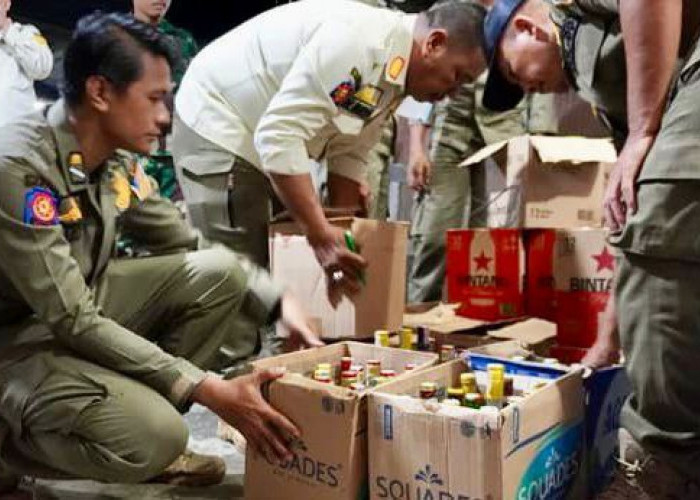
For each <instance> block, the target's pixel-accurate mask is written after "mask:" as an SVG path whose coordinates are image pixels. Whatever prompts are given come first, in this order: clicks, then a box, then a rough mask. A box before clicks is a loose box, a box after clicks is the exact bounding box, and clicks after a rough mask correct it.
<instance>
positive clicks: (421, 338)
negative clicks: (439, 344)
mask: <svg viewBox="0 0 700 500" xmlns="http://www.w3.org/2000/svg"><path fill="white" fill-rule="evenodd" d="M416 349H418V350H419V351H428V350H430V330H428V328H427V327H425V326H419V327H418V328H416Z"/></svg>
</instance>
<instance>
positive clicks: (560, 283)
mask: <svg viewBox="0 0 700 500" xmlns="http://www.w3.org/2000/svg"><path fill="white" fill-rule="evenodd" d="M525 240H526V249H527V263H528V269H527V278H526V280H525V281H526V285H527V286H526V289H527V292H526V294H527V299H526V312H527V314H529V315H532V316H537V317H542V318H545V319H550V320H553V321H555V322H556V324H557V343H558V344H559V345H562V346H569V347H583V348H586V347H590V346H591V345H592V344H593V342H594V341H595V338H596V335H597V332H598V326H599V324H600V322H601V317H602V315H603V312H604V311H605V306H606V304H607V301H608V297H609V295H610V293H611V292H612V279H613V272H614V270H615V257H614V253H613V250H612V248H611V247H610V245H608V243H607V232H606V230H605V229H600V228H596V229H557V230H546V229H543V230H533V231H529V232H528V235H527V237H526V238H525Z"/></svg>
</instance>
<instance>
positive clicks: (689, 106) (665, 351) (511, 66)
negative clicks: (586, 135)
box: [484, 0, 700, 498]
mask: <svg viewBox="0 0 700 500" xmlns="http://www.w3.org/2000/svg"><path fill="white" fill-rule="evenodd" d="M485 34H486V47H487V52H488V53H489V56H490V57H491V58H492V62H491V72H490V75H489V81H488V82H487V87H486V91H485V94H484V104H485V105H486V106H487V107H490V108H491V109H496V110H503V109H507V108H509V107H512V106H513V105H515V104H516V103H517V102H518V101H519V100H520V99H521V98H522V95H523V90H524V91H528V92H555V91H559V90H563V89H566V88H568V87H570V86H572V87H574V88H576V89H577V91H578V93H579V95H581V96H582V97H584V98H585V99H586V100H588V101H589V102H591V103H592V104H594V105H595V106H596V107H597V109H598V111H599V113H600V114H601V116H603V117H604V118H605V120H606V121H607V123H608V124H609V125H610V126H611V128H612V132H613V136H614V138H615V140H616V143H617V146H618V148H619V150H620V155H619V159H618V161H617V164H616V166H615V168H614V170H613V172H612V174H611V178H610V181H609V185H608V191H607V194H606V197H605V209H606V222H607V225H608V226H609V227H610V229H611V230H612V232H613V234H612V237H611V242H612V244H613V245H615V246H616V247H617V248H618V249H619V252H618V260H617V276H616V280H617V285H616V291H615V299H616V302H617V311H618V314H617V320H618V323H619V333H620V340H621V344H622V350H623V352H624V354H625V358H626V365H625V366H626V370H627V373H628V374H629V377H630V380H631V382H632V388H633V393H632V396H631V397H630V398H629V399H628V400H627V402H626V403H625V406H624V408H623V410H622V418H621V423H622V425H623V427H624V428H625V429H626V430H627V431H629V434H631V438H632V441H631V442H632V443H633V446H630V447H627V450H628V451H630V450H631V451H630V453H629V455H630V456H629V457H627V456H625V457H623V459H625V460H627V461H630V460H632V461H634V460H639V464H642V467H641V469H640V471H641V474H639V475H638V477H637V484H638V485H640V486H641V487H642V489H643V490H644V493H645V494H646V495H648V498H698V497H700V390H699V389H698V385H697V383H696V380H695V377H694V374H695V373H696V372H697V369H698V366H699V363H700V335H698V332H700V258H699V255H700V253H699V251H700V245H699V244H698V238H697V228H698V227H700V204H699V202H698V200H700V141H699V140H698V138H699V137H700V100H699V99H698V91H700V71H699V69H700V45H698V36H699V34H700V5H699V4H698V3H697V2H695V1H690V0H686V1H680V0H676V1H657V2H635V1H633V0H620V1H619V2H618V1H616V0H574V1H571V0H569V1H566V2H565V1H558V2H551V3H549V2H544V1H542V0H526V1H522V0H500V1H498V2H497V3H496V4H495V6H494V8H493V9H492V11H491V12H490V14H489V16H488V17H487V20H486V24H485ZM611 331H614V330H611ZM632 451H633V453H632ZM640 471H637V472H640Z"/></svg>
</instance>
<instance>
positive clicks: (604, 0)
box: [548, 0, 700, 148]
mask: <svg viewBox="0 0 700 500" xmlns="http://www.w3.org/2000/svg"><path fill="white" fill-rule="evenodd" d="M548 2H549V3H550V5H551V6H552V7H553V8H552V19H553V21H554V22H555V24H556V25H557V26H558V27H559V33H560V41H561V46H562V57H563V59H564V64H565V68H566V69H567V71H568V73H569V76H570V78H571V80H572V83H574V85H575V87H576V91H577V93H578V94H579V95H580V96H581V97H582V98H583V99H585V100H586V101H588V102H590V103H591V104H592V105H593V106H594V108H595V109H596V110H597V112H598V113H600V115H601V117H602V118H603V119H604V121H606V122H607V125H608V126H609V128H610V129H611V132H612V133H613V138H614V139H615V142H616V146H617V147H618V148H620V147H621V145H622V143H624V141H625V139H626V136H627V69H626V67H627V64H626V60H625V49H624V41H623V36H622V28H621V26H620V17H619V0H548ZM699 24H700V4H698V2H696V1H695V0H684V1H683V29H682V34H681V35H682V36H681V47H680V57H681V58H685V57H686V55H687V54H688V52H689V51H690V49H691V47H692V45H693V44H694V43H695V40H696V39H697V35H698V26H699Z"/></svg>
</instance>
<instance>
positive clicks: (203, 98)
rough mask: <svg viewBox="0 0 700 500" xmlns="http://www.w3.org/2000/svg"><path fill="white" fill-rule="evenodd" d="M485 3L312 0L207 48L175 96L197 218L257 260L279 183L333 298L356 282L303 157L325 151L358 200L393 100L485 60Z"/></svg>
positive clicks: (429, 92) (333, 188)
mask: <svg viewBox="0 0 700 500" xmlns="http://www.w3.org/2000/svg"><path fill="white" fill-rule="evenodd" d="M483 15H484V9H483V8H482V7H480V6H478V5H475V4H466V5H454V4H451V5H446V6H444V7H442V8H441V9H437V10H436V9H432V10H431V11H429V12H425V13H421V14H418V15H407V14H403V13H400V12H394V11H390V10H387V9H378V8H373V7H369V6H367V5H363V4H361V3H359V2H351V1H345V0H338V1H332V2H329V1H327V0H308V1H304V2H293V3H290V4H287V5H284V6H281V7H277V8H275V9H272V10H270V11H268V12H265V13H263V14H261V15H259V16H257V17H255V18H253V19H251V20H250V21H248V22H246V23H244V24H243V25H241V26H239V27H237V28H236V29H234V30H232V31H231V32H229V33H227V34H226V35H224V36H223V37H221V38H219V39H218V40H216V41H214V42H213V43H211V44H210V45H209V46H207V47H205V48H204V49H203V50H202V51H201V52H200V53H199V54H198V55H197V56H196V57H195V58H194V60H193V61H192V64H191V65H190V67H189V69H188V70H187V73H186V74H185V77H184V79H183V81H182V85H181V87H180V91H179V92H178V94H177V97H176V100H175V108H176V116H175V121H174V149H173V153H174V157H175V162H176V168H177V171H178V175H179V180H180V184H181V186H182V189H183V194H184V197H185V201H186V202H187V206H188V209H189V213H190V215H191V218H192V221H193V222H194V224H195V225H196V226H197V227H199V228H201V229H202V231H203V232H204V234H205V236H207V237H209V238H211V239H214V240H217V241H221V242H223V243H225V244H226V245H228V246H230V247H231V248H234V249H236V250H239V251H241V252H244V253H246V254H247V255H249V256H250V257H251V258H252V259H254V261H255V262H257V263H258V264H259V265H261V266H265V265H267V264H268V223H269V220H270V217H271V196H272V193H273V190H274V193H276V194H277V195H278V196H279V197H280V198H281V200H282V202H283V203H284V204H285V205H286V207H287V209H288V210H289V211H290V212H291V214H292V215H293V216H294V217H295V219H296V220H297V221H298V222H299V223H300V225H301V227H302V228H303V230H304V231H305V233H306V235H307V237H308V239H309V243H310V244H311V246H312V247H313V249H314V251H315V253H316V257H317V259H318V260H319V262H320V264H321V265H322V266H323V268H324V270H325V271H326V275H327V285H328V292H329V297H330V298H331V300H332V301H333V302H334V303H337V301H338V300H339V299H340V298H341V297H342V295H343V294H352V293H356V292H358V291H359V289H360V281H359V276H360V271H361V270H362V269H363V268H364V267H365V266H366V262H365V261H364V259H362V258H361V257H360V256H359V255H355V254H353V253H352V252H349V251H348V250H347V249H346V248H345V243H344V239H343V237H342V231H340V230H339V229H338V228H335V227H334V226H332V225H331V224H330V223H329V222H328V221H327V220H326V218H325V217H324V215H323V211H322V208H321V204H320V203H319V200H318V199H317V196H316V194H315V192H314V190H313V185H312V182H311V177H310V175H309V159H310V158H312V159H316V160H318V159H325V160H326V163H327V165H328V169H329V173H330V175H329V191H330V193H329V195H330V196H329V198H330V200H331V204H332V205H335V206H340V205H343V206H358V205H360V203H361V193H360V184H361V181H362V180H364V168H365V163H366V161H367V153H368V151H369V149H370V148H371V147H372V146H373V145H374V144H375V143H376V142H377V141H378V139H379V135H380V133H381V131H382V126H383V124H384V122H385V120H386V119H387V117H388V116H389V115H390V113H391V112H392V111H393V110H394V109H395V108H396V107H397V106H398V104H399V102H400V101H401V99H402V98H403V97H404V96H405V95H406V94H408V95H412V96H413V97H415V98H416V99H417V100H421V101H426V100H427V101H431V100H439V99H441V98H442V97H443V96H445V95H446V94H448V93H450V92H452V91H455V90H457V89H458V88H459V85H460V84H461V83H463V82H464V81H467V80H469V81H471V80H473V79H475V78H476V77H477V76H478V75H479V73H481V71H482V70H483V68H484V60H483V54H482V49H481V30H482V28H481V25H480V24H479V23H480V20H481V19H483ZM229 69H230V70H229Z"/></svg>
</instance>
